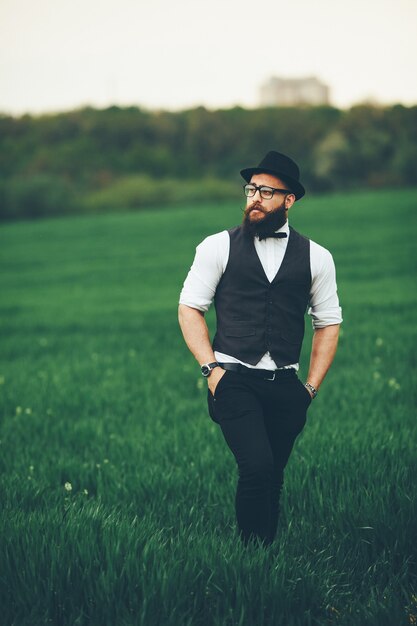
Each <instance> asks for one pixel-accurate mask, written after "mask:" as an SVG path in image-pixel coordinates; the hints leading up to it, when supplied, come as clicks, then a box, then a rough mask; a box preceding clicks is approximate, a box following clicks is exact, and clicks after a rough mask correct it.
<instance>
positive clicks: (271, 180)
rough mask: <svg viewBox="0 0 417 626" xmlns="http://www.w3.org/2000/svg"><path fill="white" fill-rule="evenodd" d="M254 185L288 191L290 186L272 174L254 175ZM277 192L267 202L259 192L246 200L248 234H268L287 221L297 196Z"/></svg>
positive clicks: (245, 212)
mask: <svg viewBox="0 0 417 626" xmlns="http://www.w3.org/2000/svg"><path fill="white" fill-rule="evenodd" d="M250 182H251V183H253V184H254V185H258V186H262V185H265V186H267V187H273V188H279V189H288V185H287V184H286V183H285V182H284V181H282V180H281V179H279V178H277V177H276V176H272V175H271V174H254V175H253V176H252V178H251V181H250ZM289 194H290V195H286V194H285V193H280V192H275V193H274V195H273V196H272V198H270V199H269V200H265V198H262V197H261V195H260V193H259V190H256V193H255V195H254V196H252V197H251V198H249V197H248V198H246V208H245V211H244V216H243V224H244V226H245V230H246V231H247V232H248V234H268V233H271V232H274V231H275V230H278V228H280V227H281V226H283V225H284V224H285V222H286V220H287V209H289V208H290V206H291V205H292V204H293V203H294V201H295V196H294V194H292V193H291V192H289Z"/></svg>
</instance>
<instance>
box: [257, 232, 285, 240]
mask: <svg viewBox="0 0 417 626" xmlns="http://www.w3.org/2000/svg"><path fill="white" fill-rule="evenodd" d="M269 237H273V238H274V239H285V237H287V233H283V232H280V233H272V234H271V235H259V241H262V239H269Z"/></svg>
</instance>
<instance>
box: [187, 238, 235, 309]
mask: <svg viewBox="0 0 417 626" xmlns="http://www.w3.org/2000/svg"><path fill="white" fill-rule="evenodd" d="M228 257H229V234H228V232H227V231H222V232H220V233H216V234H215V235H210V236H209V237H206V239H204V240H203V241H202V242H201V243H200V244H199V245H198V246H197V248H196V252H195V257H194V261H193V264H192V266H191V268H190V270H189V272H188V275H187V277H186V279H185V281H184V285H183V288H182V290H181V294H180V299H179V303H180V304H186V305H187V306H189V307H192V308H193V309H198V310H199V311H203V312H205V311H208V310H209V308H210V305H211V304H212V302H213V299H214V294H215V293H216V288H217V285H218V283H219V281H220V279H221V277H222V275H223V272H224V270H225V267H226V263H227V259H228Z"/></svg>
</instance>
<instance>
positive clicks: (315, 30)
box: [0, 0, 417, 114]
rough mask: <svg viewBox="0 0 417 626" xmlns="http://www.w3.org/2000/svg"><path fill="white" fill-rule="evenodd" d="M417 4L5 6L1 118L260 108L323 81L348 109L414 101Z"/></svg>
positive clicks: (126, 0) (60, 0) (327, 0)
mask: <svg viewBox="0 0 417 626" xmlns="http://www.w3.org/2000/svg"><path fill="white" fill-rule="evenodd" d="M416 61H417V0H395V1H391V0H389V1H388V0H349V1H345V2H340V1H338V0H286V1H285V2H283V1H282V0H265V1H264V2H258V3H257V2H248V1H247V0H204V1H203V0H193V1H192V0H178V1H177V2H173V1H172V0H146V1H145V0H118V1H117V2H116V1H111V0H65V1H64V0H0V111H1V112H6V113H14V114H20V113H23V112H42V111H54V110H68V109H71V108H74V107H78V106H82V105H85V104H90V105H93V106H97V107H103V106H108V105H110V104H114V103H115V104H119V105H129V104H136V105H139V106H144V107H149V108H168V109H180V108H186V107H192V106H196V105H199V104H203V105H205V106H207V107H210V108H217V107H229V106H233V105H234V104H241V105H242V106H249V107H251V106H256V105H257V104H258V97H259V87H260V85H261V84H262V82H264V81H265V80H266V79H268V78H269V77H270V76H273V75H274V76H284V77H302V76H311V75H315V76H317V77H318V78H319V79H321V80H322V81H323V82H325V83H326V84H328V85H329V86H330V89H331V92H330V93H331V100H332V104H334V105H336V106H340V107H346V106H350V105H351V104H353V103H355V102H358V101H361V100H364V99H375V100H377V101H379V102H381V103H384V104H385V103H393V102H402V103H404V104H416V103H417V63H416Z"/></svg>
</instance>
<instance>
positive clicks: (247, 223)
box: [242, 202, 287, 239]
mask: <svg viewBox="0 0 417 626" xmlns="http://www.w3.org/2000/svg"><path fill="white" fill-rule="evenodd" d="M252 209H258V211H262V213H263V214H264V217H262V218H261V219H259V220H253V221H251V219H250V217H249V214H250V212H251V211H252ZM286 221H287V211H286V209H285V204H284V202H283V203H282V204H281V205H280V206H279V207H277V208H276V209H274V210H273V211H270V212H268V213H266V212H264V211H263V209H262V207H261V206H260V205H259V204H258V203H257V202H254V203H253V204H251V205H249V206H248V207H247V208H246V209H245V213H244V215H243V220H242V227H243V232H244V233H245V234H246V235H248V237H254V236H255V235H258V237H260V238H262V239H263V238H264V237H269V236H270V235H272V234H273V233H274V232H275V231H276V230H278V228H281V226H284V224H285V222H286Z"/></svg>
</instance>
